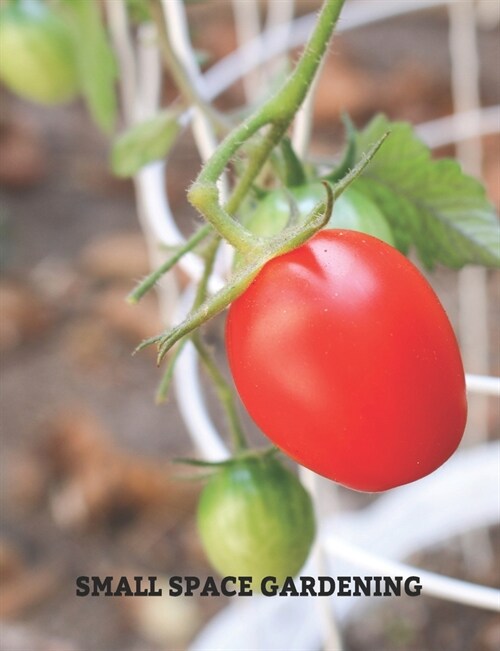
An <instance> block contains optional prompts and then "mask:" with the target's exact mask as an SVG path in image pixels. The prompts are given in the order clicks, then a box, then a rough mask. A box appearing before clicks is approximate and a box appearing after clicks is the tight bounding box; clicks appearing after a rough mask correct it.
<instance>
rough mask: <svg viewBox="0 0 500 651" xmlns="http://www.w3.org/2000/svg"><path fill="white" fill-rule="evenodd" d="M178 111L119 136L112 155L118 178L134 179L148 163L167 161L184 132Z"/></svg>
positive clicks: (162, 114)
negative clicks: (167, 156) (169, 153)
mask: <svg viewBox="0 0 500 651" xmlns="http://www.w3.org/2000/svg"><path fill="white" fill-rule="evenodd" d="M178 118H179V113H178V112H177V111H171V110H167V111H162V112H161V113H159V114H158V115H156V116H155V117H154V118H151V119H150V120H146V121H145V122H141V123H140V124H137V125H135V126H133V127H132V128H131V129H129V130H128V131H125V133H122V134H121V135H119V136H118V138H117V139H116V141H115V144H114V146H113V150H112V152H111V166H112V168H113V172H114V173H115V174H116V175H117V176H123V177H126V176H132V175H133V174H135V173H136V172H137V171H138V170H140V169H141V167H143V166H144V165H146V164H147V163H151V162H152V161H155V160H160V159H162V158H164V157H165V156H166V155H167V153H168V151H169V150H170V148H171V147H172V145H173V144H174V142H175V139H176V137H177V135H178V133H179V131H180V129H181V126H180V124H179V119H178Z"/></svg>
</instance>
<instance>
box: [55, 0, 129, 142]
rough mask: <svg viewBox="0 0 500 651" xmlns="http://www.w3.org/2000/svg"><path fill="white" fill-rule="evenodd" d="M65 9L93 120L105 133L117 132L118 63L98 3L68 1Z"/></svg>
mask: <svg viewBox="0 0 500 651" xmlns="http://www.w3.org/2000/svg"><path fill="white" fill-rule="evenodd" d="M61 8H62V9H63V11H64V13H65V14H66V17H67V19H68V23H69V25H70V26H71V27H72V30H73V38H74V43H75V48H76V51H77V61H78V67H79V73H80V80H81V85H82V91H83V95H84V97H85V100H86V102H87V106H88V109H89V111H90V114H91V115H92V118H93V119H94V121H95V122H96V123H97V125H98V126H99V127H101V129H102V130H103V131H104V132H105V133H110V132H111V131H112V130H113V127H114V125H115V121H116V113H117V101H116V92H115V79H116V74H117V68H116V62H115V58H114V55H113V51H112V50H111V48H110V46H109V43H108V38H107V34H106V30H105V29H104V26H103V23H102V20H101V15H100V10H99V4H98V3H97V2H96V0H64V1H63V3H62V6H61Z"/></svg>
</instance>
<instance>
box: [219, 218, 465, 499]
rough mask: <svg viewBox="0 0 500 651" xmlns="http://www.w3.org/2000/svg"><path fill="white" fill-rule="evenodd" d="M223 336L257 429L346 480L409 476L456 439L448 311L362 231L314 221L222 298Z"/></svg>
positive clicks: (390, 483) (420, 472)
mask: <svg viewBox="0 0 500 651" xmlns="http://www.w3.org/2000/svg"><path fill="white" fill-rule="evenodd" d="M226 347H227V352H228V359H229V366H230V369H231V372H232V375H233V378H234V381H235V384H236V387H237V390H238V392H239V394H240V397H241V399H242V401H243V403H244V405H245V406H246V408H247V410H248V412H249V413H250V415H251V416H252V418H253V419H254V421H255V422H256V423H257V425H258V426H259V427H260V428H261V430H262V431H263V433H264V434H265V435H266V436H268V437H269V438H270V439H271V440H272V441H273V442H274V443H275V444H276V445H277V446H278V447H279V448H281V449H282V450H283V451H284V452H285V453H286V454H288V455H289V456H291V457H292V458H294V459H295V460H296V461H297V462H298V463H300V464H302V465H304V466H306V467H307V468H310V469H311V470H313V471H315V472H317V473H318V474H320V475H324V476H325V477H328V478H330V479H332V480H334V481H336V482H339V483H340V484H343V485H345V486H348V487H350V488H353V489H356V490H361V491H383V490H387V489H389V488H394V487H396V486H399V485H402V484H406V483H409V482H412V481H415V480H417V479H420V478H421V477H424V476H425V475H427V474H429V473H431V472H433V471H434V470H436V468H438V467H439V466H440V465H441V464H443V463H444V462H445V461H446V460H447V459H448V457H449V456H450V455H451V454H452V453H453V452H454V451H455V449H456V448H457V446H458V444H459V443H460V440H461V438H462V435H463V431H464V428H465V422H466V416H467V404H466V396H465V377H464V371H463V365H462V361H461V357H460V352H459V349H458V344H457V341H456V338H455V335H454V333H453V329H452V327H451V324H450V322H449V320H448V317H447V315H446V313H445V311H444V309H443V307H442V306H441V304H440V302H439V299H438V298H437V296H436V294H435V293H434V291H433V290H432V288H431V287H430V285H429V284H428V282H427V281H426V280H425V278H424V277H423V276H422V275H421V273H420V272H419V271H418V269H417V268H416V267H415V266H414V265H413V264H412V263H411V262H410V261H409V260H407V259H406V258H405V257H404V256H403V255H402V254H401V253H399V252H398V251H397V250H396V249H394V248H393V247H391V246H389V245H387V244H385V243H384V242H381V241H380V240H378V239H376V238H373V237H370V236H369V235H366V234H362V233H357V232H354V231H347V230H346V231H342V230H324V231H321V232H320V233H318V234H316V235H315V236H314V237H313V238H311V240H309V241H308V242H306V243H305V244H304V245H302V246H301V247H299V248H298V249H295V250H294V251H292V252H290V253H287V254H285V255H283V256H280V257H278V258H275V259H273V260H271V261H270V262H269V263H267V264H266V265H265V266H264V268H263V269H262V270H261V271H260V273H259V274H258V276H257V277H256V279H255V280H254V282H253V283H252V284H251V285H250V287H249V288H248V289H247V290H246V291H245V292H244V293H243V294H242V295H241V296H240V297H239V298H238V299H237V300H236V301H234V302H233V304H232V305H231V306H230V309H229V314H228V319H227V325H226Z"/></svg>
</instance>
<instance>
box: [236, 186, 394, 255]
mask: <svg viewBox="0 0 500 651" xmlns="http://www.w3.org/2000/svg"><path fill="white" fill-rule="evenodd" d="M288 192H290V194H291V196H292V199H293V200H294V201H295V202H296V204H297V208H298V211H299V214H300V217H301V218H302V219H305V217H306V216H307V215H308V214H309V213H310V212H311V211H312V210H313V208H314V207H315V206H316V204H317V203H318V202H320V201H324V200H325V197H326V195H325V188H324V187H323V185H322V184H321V183H311V184H309V185H302V186H296V187H293V188H288ZM289 217H290V202H289V201H288V198H287V195H286V193H285V191H283V190H276V191H273V192H270V193H269V194H268V195H266V196H265V197H264V198H263V199H262V201H261V202H260V203H259V204H258V205H257V208H256V209H255V210H254V211H253V212H251V213H250V214H249V215H247V216H245V218H244V220H243V223H244V225H245V226H246V228H248V230H250V231H251V232H252V233H254V234H255V235H261V236H263V237H271V236H272V235H277V234H278V233H280V232H281V231H282V230H283V229H284V228H285V227H286V225H287V222H288V219H289ZM327 228H339V229H346V230H353V231H361V232H362V233H367V234H368V235H373V236H374V237H378V239H379V240H384V242H387V243H388V244H391V245H393V246H394V238H393V236H392V232H391V229H390V228H389V225H388V223H387V221H386V219H385V217H384V215H383V214H382V213H381V212H380V210H379V209H378V207H377V206H376V205H375V204H374V203H373V201H371V200H370V199H369V198H368V197H366V196H365V195H364V194H362V193H361V192H360V191H359V190H356V189H355V188H354V187H353V186H349V187H348V188H347V189H346V190H345V191H344V192H343V193H342V194H341V195H340V197H339V198H338V199H337V200H336V201H335V204H334V206H333V213H332V217H331V219H330V222H329V223H328V226H327Z"/></svg>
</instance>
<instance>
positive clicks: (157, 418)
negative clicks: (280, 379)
mask: <svg viewBox="0 0 500 651" xmlns="http://www.w3.org/2000/svg"><path fill="white" fill-rule="evenodd" d="M316 4H317V3H314V2H303V3H299V5H300V7H301V9H302V10H303V11H304V12H305V11H309V10H312V9H313V8H314V7H315V6H316ZM189 12H190V16H191V18H192V21H193V22H192V24H193V38H194V41H195V44H196V46H197V47H199V48H201V49H203V50H206V51H208V52H209V53H210V54H211V56H212V57H213V60H217V59H219V58H220V57H222V56H224V55H225V54H228V53H229V52H230V51H232V50H233V49H234V47H235V37H234V30H233V25H232V20H231V12H230V6H229V3H228V2H222V1H220V2H219V1H218V0H210V2H208V3H204V4H203V3H202V4H199V5H198V4H196V5H193V6H191V7H190V9H189ZM480 54H481V69H482V73H481V96H482V102H483V105H492V104H498V103H499V102H500V97H499V95H500V68H499V66H498V63H497V62H498V61H499V60H500V45H499V39H498V30H487V29H483V30H482V31H481V33H480ZM449 76H450V71H449V55H448V50H447V18H446V13H445V12H443V11H441V10H435V11H427V12H424V13H421V14H418V15H413V16H407V17H404V18H399V19H396V20H390V21H386V22H385V23H383V24H378V25H374V26H371V27H369V28H362V29H358V30H356V31H355V32H352V33H348V34H345V35H340V36H338V37H337V38H336V40H335V43H334V45H333V47H332V48H331V52H330V56H329V58H328V61H327V63H326V65H325V68H324V70H323V73H322V78H321V83H320V86H319V89H318V93H317V99H316V104H315V127H314V142H313V147H312V150H313V152H314V153H315V154H316V155H318V156H321V157H330V158H333V157H335V156H337V155H338V154H339V151H340V149H341V146H342V130H341V128H340V126H339V112H340V111H342V110H347V111H349V112H350V114H351V116H352V117H353V118H354V120H355V121H356V122H357V123H358V124H360V125H361V124H363V123H365V122H366V121H367V120H368V119H369V118H370V117H371V116H372V115H373V114H374V113H376V112H377V111H381V110H382V111H385V112H386V113H387V114H388V115H389V116H390V117H392V118H398V119H407V120H410V121H412V122H414V123H419V122H423V121H426V120H429V119H433V118H436V117H439V116H443V115H447V114H449V113H450V112H451V110H452V109H451V99H450V84H449ZM174 95H175V92H174V90H173V88H172V85H171V82H170V81H169V80H168V79H166V81H165V96H166V98H172V97H173V96H174ZM0 98H1V108H0V152H1V154H0V183H1V208H0V211H1V212H0V218H1V237H0V247H1V264H2V276H1V280H0V301H1V303H0V308H1V316H0V349H1V353H2V368H1V393H0V409H1V412H0V414H1V429H2V454H1V459H2V477H1V492H0V506H1V515H2V524H1V532H0V570H1V574H2V578H1V582H0V601H1V606H2V617H3V623H2V634H1V641H0V645H1V649H2V650H3V651H118V650H121V651H160V650H167V649H168V650H169V651H171V650H174V649H175V650H182V649H185V648H187V646H188V644H189V640H190V639H192V637H193V635H194V634H195V633H196V632H197V631H198V630H200V628H201V627H202V626H203V624H204V622H205V621H207V619H208V618H210V617H211V616H212V615H213V614H214V612H215V611H217V610H218V609H219V608H220V607H222V606H223V605H225V603H226V601H225V600H224V599H223V598H213V599H204V600H197V599H182V598H179V599H169V600H164V599H155V598H132V599H127V598H116V599H109V598H108V599H106V598H99V599H98V598H92V599H91V598H87V599H77V598H76V597H75V578H76V577H77V576H78V575H113V576H121V575H127V576H130V577H133V576H148V575H155V576H159V577H162V578H163V580H166V577H168V576H171V575H174V574H175V575H186V574H194V575H199V576H206V575H207V574H210V573H211V571H210V569H209V568H208V566H207V565H206V562H205V560H204V557H203V553H202V551H201V549H200V545H199V542H198V538H197V534H196V528H195V521H194V513H195V504H196V497H197V494H198V491H199V485H198V483H196V482H186V481H178V480H176V479H175V475H177V474H178V473H179V469H178V468H177V467H173V466H172V464H171V463H170V462H169V460H171V459H172V457H175V456H181V455H182V456H186V455H193V454H194V451H193V449H192V446H191V444H190V442H189V438H188V436H187V432H186V429H185V427H184V425H183V423H182V420H181V418H180V415H179V413H178V410H177V407H176V404H175V400H174V399H171V400H170V402H169V403H168V404H167V405H164V406H162V407H156V406H155V405H154V392H155V388H156V385H157V382H158V380H159V378H160V376H161V370H160V371H159V370H158V369H157V368H156V365H155V363H154V356H153V355H152V354H151V353H149V352H145V353H142V354H140V355H138V356H135V357H131V355H130V353H131V351H132V350H133V348H134V347H135V345H137V343H138V342H139V341H140V340H142V339H143V338H144V337H147V336H149V335H153V334H156V333H157V332H158V331H160V329H161V328H162V324H161V322H160V318H159V314H158V306H157V302H156V299H155V297H154V296H152V295H151V296H148V297H147V298H146V299H145V300H144V302H143V303H141V305H140V306H139V307H135V308H134V307H130V306H128V305H127V304H126V303H125V302H124V297H125V295H126V294H127V292H128V291H129V290H130V288H131V287H132V286H133V284H134V281H136V280H137V279H139V278H140V277H142V276H143V275H144V274H146V273H147V271H148V259H147V252H146V248H145V244H144V240H143V237H142V234H141V231H140V229H139V225H138V220H137V217H136V211H135V204H134V194H133V188H132V184H131V183H130V182H125V181H118V180H116V179H114V178H113V176H112V175H111V173H110V171H109V165H108V153H109V143H108V142H107V141H106V139H105V138H104V137H102V136H101V135H100V134H99V133H98V132H97V130H96V129H95V127H94V126H93V125H92V124H91V123H90V122H89V119H88V117H87V114H86V113H85V111H84V109H83V107H82V106H80V105H79V104H74V105H71V106H68V107H64V108H57V109H42V108H38V107H35V106H32V105H29V104H27V103H24V102H21V101H19V100H17V99H16V98H14V97H12V96H11V95H9V94H8V93H7V92H6V91H4V90H2V91H1V96H0ZM242 101H243V96H242V88H241V86H239V85H237V86H234V87H232V88H231V89H230V90H229V91H228V92H226V93H225V94H224V96H223V97H222V98H221V99H220V100H218V102H217V103H218V105H219V107H220V108H223V109H231V108H235V107H237V106H239V105H241V103H242ZM484 146H485V165H484V179H485V181H486V184H487V188H488V193H489V196H490V198H491V200H492V201H493V202H494V203H496V205H497V206H498V205H499V203H500V162H499V149H500V146H499V138H498V136H495V137H488V138H485V140H484ZM443 154H447V155H448V154H453V150H452V149H447V150H442V151H439V152H438V155H443ZM173 156H174V163H173V164H171V165H170V166H169V180H168V188H169V195H170V197H171V202H172V206H173V208H174V212H175V214H176V215H177V216H178V219H179V223H180V224H181V226H182V228H184V229H185V230H186V232H188V231H190V230H191V229H192V228H193V225H194V218H195V217H194V215H193V213H192V211H191V209H190V208H189V207H188V205H187V203H186V200H185V188H186V187H187V185H188V184H189V182H190V181H192V180H193V179H194V177H195V175H196V173H197V170H198V168H199V160H198V157H197V154H196V151H195V148H194V146H193V143H192V141H191V139H190V137H188V136H186V137H184V138H183V139H182V141H181V143H180V144H179V145H178V146H177V147H176V149H175V151H174V153H173ZM180 281H181V282H182V278H180ZM498 281H499V275H498V273H494V272H489V282H490V285H491V294H492V301H491V315H490V316H491V320H490V323H491V325H492V335H491V337H492V350H493V352H494V355H493V357H492V368H491V372H493V373H495V374H499V373H500V359H499V340H498V336H499V335H498V332H497V330H495V329H494V328H493V326H494V325H495V323H498V305H499V303H498V289H499V282H498ZM432 282H433V283H434V285H435V286H436V288H437V289H438V292H439V293H440V296H441V297H442V299H443V301H444V303H445V305H446V307H447V309H448V310H449V312H450V315H451V317H452V320H455V319H456V293H455V274H453V273H452V272H449V271H444V270H440V271H438V272H437V273H436V274H435V275H434V276H433V278H432ZM222 326H223V324H222V321H221V320H219V321H218V322H216V323H215V324H213V325H211V326H210V336H211V337H212V340H213V342H214V343H218V342H219V341H220V338H221V333H222ZM212 410H213V412H214V416H215V419H216V421H217V422H220V414H219V413H218V410H217V406H216V405H215V404H213V405H212ZM490 413H491V419H490V420H491V423H490V424H491V435H492V436H493V435H494V432H495V431H498V422H499V413H498V404H496V405H494V404H492V405H491V410H490ZM257 440H259V441H260V442H262V439H260V438H259V439H257ZM343 498H344V499H345V500H346V502H347V503H348V504H349V505H350V506H353V507H355V506H357V505H359V506H361V505H363V504H364V503H366V501H367V500H368V499H369V498H367V497H361V496H359V495H357V494H353V493H349V492H348V491H345V494H344V493H343ZM497 538H498V536H497V535H496V534H495V539H496V540H497ZM497 542H498V540H497ZM496 550H497V553H498V545H497V546H496ZM412 560H413V561H414V562H416V563H418V564H419V565H420V566H421V567H425V568H427V569H435V570H436V571H439V572H442V573H448V574H450V575H452V576H458V577H460V578H465V579H467V580H472V581H478V582H481V583H484V584H489V585H491V584H493V583H494V581H495V577H496V580H497V581H498V577H499V573H500V560H499V557H498V556H497V557H496V559H495V562H494V567H488V568H486V570H485V569H484V568H479V569H478V568H474V567H470V566H468V565H467V564H465V563H464V559H463V556H462V554H461V552H460V545H459V544H458V542H456V541H452V544H451V545H450V547H449V548H448V549H446V550H432V551H430V552H429V553H425V554H422V555H420V556H419V558H414V559H412ZM499 644H500V622H499V621H498V619H495V618H494V617H493V616H492V615H491V614H490V613H487V612H483V611H480V610H475V609H472V608H466V607H465V606H459V605H456V604H450V603H447V602H440V601H438V600H433V599H430V598H426V597H421V598H419V599H409V598H406V599H405V598H401V599H393V600H392V601H391V602H390V607H387V606H385V607H382V608H381V609H380V608H377V609H375V610H373V611H372V612H371V614H370V615H369V616H367V617H365V618H364V621H363V623H362V625H360V624H358V623H357V624H356V625H355V626H352V627H350V628H349V630H348V632H347V640H346V649H347V651H372V650H373V649H378V650H379V651H400V650H402V649H405V650H408V651H423V649H426V650H427V651H434V650H435V651H438V650H439V651H441V650H442V649H444V648H446V649H447V650H448V651H493V650H494V649H497V648H498V646H499ZM311 651H314V650H311Z"/></svg>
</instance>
